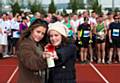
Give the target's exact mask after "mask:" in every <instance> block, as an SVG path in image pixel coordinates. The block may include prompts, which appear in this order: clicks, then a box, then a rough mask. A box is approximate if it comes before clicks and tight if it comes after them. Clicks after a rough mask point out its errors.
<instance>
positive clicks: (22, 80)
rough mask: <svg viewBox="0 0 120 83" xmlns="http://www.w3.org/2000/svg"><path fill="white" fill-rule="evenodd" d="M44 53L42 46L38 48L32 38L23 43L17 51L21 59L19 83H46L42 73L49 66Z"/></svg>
mask: <svg viewBox="0 0 120 83" xmlns="http://www.w3.org/2000/svg"><path fill="white" fill-rule="evenodd" d="M42 52H43V49H42V47H41V45H39V46H37V45H36V43H35V42H34V41H33V40H32V39H30V38H28V39H27V38H26V39H24V41H22V42H21V44H20V45H19V48H18V50H17V55H18V59H19V77H18V83H44V82H43V78H42V75H40V73H41V71H44V69H45V68H46V67H47V65H46V61H45V60H44V59H43V58H42Z"/></svg>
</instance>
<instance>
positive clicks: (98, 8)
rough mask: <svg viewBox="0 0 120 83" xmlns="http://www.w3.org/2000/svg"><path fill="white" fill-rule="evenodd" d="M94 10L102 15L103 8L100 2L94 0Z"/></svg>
mask: <svg viewBox="0 0 120 83" xmlns="http://www.w3.org/2000/svg"><path fill="white" fill-rule="evenodd" d="M92 9H93V10H94V11H95V12H96V13H97V14H101V13H102V6H101V5H100V4H99V2H98V0H94V1H93V4H92Z"/></svg>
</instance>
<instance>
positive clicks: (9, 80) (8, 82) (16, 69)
mask: <svg viewBox="0 0 120 83" xmlns="http://www.w3.org/2000/svg"><path fill="white" fill-rule="evenodd" d="M18 69H19V68H18V66H17V67H16V68H15V70H14V72H13V73H12V75H11V76H10V78H9V79H8V81H7V83H10V82H11V80H12V79H13V77H14V75H15V74H16V72H17V71H18Z"/></svg>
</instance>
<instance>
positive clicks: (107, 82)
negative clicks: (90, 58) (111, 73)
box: [90, 63, 110, 83]
mask: <svg viewBox="0 0 120 83" xmlns="http://www.w3.org/2000/svg"><path fill="white" fill-rule="evenodd" d="M90 66H91V67H92V68H93V69H94V70H95V71H96V72H97V74H98V75H99V76H100V77H101V78H102V79H103V80H104V81H105V83H110V82H109V81H108V80H107V79H106V78H105V77H104V76H103V75H102V74H101V73H100V71H99V70H98V69H97V68H96V67H95V66H94V65H93V64H92V63H90Z"/></svg>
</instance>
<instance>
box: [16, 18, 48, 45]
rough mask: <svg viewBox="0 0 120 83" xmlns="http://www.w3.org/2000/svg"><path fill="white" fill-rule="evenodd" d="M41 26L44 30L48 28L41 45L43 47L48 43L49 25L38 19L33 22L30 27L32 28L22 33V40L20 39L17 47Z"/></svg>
mask: <svg viewBox="0 0 120 83" xmlns="http://www.w3.org/2000/svg"><path fill="white" fill-rule="evenodd" d="M39 26H43V27H44V28H46V33H45V35H44V37H43V39H42V40H41V41H40V43H41V44H42V45H44V44H45V43H46V37H47V30H48V23H47V22H46V21H44V20H41V19H36V20H35V21H34V22H32V24H31V25H30V27H29V28H28V29H27V30H25V31H24V32H22V33H21V36H20V39H19V41H18V43H17V45H19V44H20V43H21V42H22V41H23V40H24V39H25V38H28V37H29V36H30V34H31V31H33V30H34V29H35V28H37V27H39Z"/></svg>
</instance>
